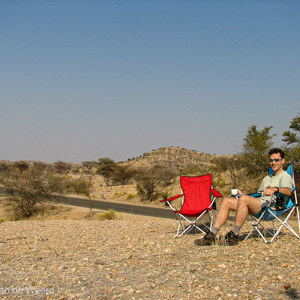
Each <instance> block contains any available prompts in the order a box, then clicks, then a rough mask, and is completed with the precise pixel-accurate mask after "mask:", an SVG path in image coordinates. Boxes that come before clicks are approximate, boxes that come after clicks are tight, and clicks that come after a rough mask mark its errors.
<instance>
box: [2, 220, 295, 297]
mask: <svg viewBox="0 0 300 300" xmlns="http://www.w3.org/2000/svg"><path fill="white" fill-rule="evenodd" d="M249 228H250V227H249V225H245V226H244V227H243V232H242V233H245V232H246V231H247V230H249ZM176 229H177V222H176V220H171V219H159V218H154V217H142V216H131V217H125V218H123V219H122V220H110V221H108V220H107V221H93V220H47V221H40V220H35V221H18V222H2V223H1V224H0V232H1V236H0V258H1V266H0V275H1V276H0V297H1V298H2V299H300V271H299V248H300V241H299V240H297V239H296V238H295V237H294V236H292V235H291V234H290V233H289V232H288V231H287V230H284V231H283V234H281V235H280V236H279V238H278V239H277V240H276V241H275V242H274V243H273V244H265V243H263V241H262V240H261V239H259V238H250V239H249V240H248V241H246V242H244V241H243V242H240V243H239V244H238V245H236V246H231V247H230V246H222V245H214V246H205V247H199V246H195V245H194V240H195V239H196V238H199V236H200V235H199V234H197V235H195V234H187V235H184V236H183V237H181V238H175V233H176ZM227 230H228V227H227ZM224 231H226V229H225V230H223V233H224Z"/></svg>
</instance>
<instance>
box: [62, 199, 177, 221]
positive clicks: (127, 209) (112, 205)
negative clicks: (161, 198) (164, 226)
mask: <svg viewBox="0 0 300 300" xmlns="http://www.w3.org/2000/svg"><path fill="white" fill-rule="evenodd" d="M56 201H57V202H59V203H63V204H68V205H74V206H80V207H88V208H89V207H90V205H91V202H90V201H89V200H88V199H83V198H76V197H66V196H60V197H57V198H56ZM92 207H93V208H96V209H101V210H109V209H114V210H116V211H118V212H124V213H130V214H137V215H144V216H153V217H159V218H170V219H175V214H174V213H173V212H172V210H171V209H169V208H160V207H151V206H143V205H134V204H125V203H118V202H109V201H104V200H93V201H92Z"/></svg>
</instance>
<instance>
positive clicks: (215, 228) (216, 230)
mask: <svg viewBox="0 0 300 300" xmlns="http://www.w3.org/2000/svg"><path fill="white" fill-rule="evenodd" d="M219 230H220V228H217V227H214V226H212V227H211V230H210V232H212V233H213V234H214V235H216V234H217V233H218V231H219Z"/></svg>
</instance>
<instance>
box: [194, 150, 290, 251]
mask: <svg viewBox="0 0 300 300" xmlns="http://www.w3.org/2000/svg"><path fill="white" fill-rule="evenodd" d="M269 158H270V165H271V168H272V169H273V171H274V174H273V175H267V176H266V177H265V178H264V179H263V180H262V183H261V185H260V187H259V189H258V193H261V197H260V198H255V197H252V196H249V195H245V194H243V193H242V192H241V191H240V190H238V194H239V198H236V197H230V198H224V199H223V200H222V203H221V206H220V209H219V211H218V214H217V217H216V221H215V222H214V224H213V226H212V228H211V231H209V232H208V233H207V234H206V235H205V236H204V237H203V238H202V239H198V240H195V244H196V245H198V246H205V245H212V244H213V243H214V242H215V241H216V235H217V233H218V231H219V229H220V227H221V226H222V225H223V224H224V223H225V222H226V221H227V219H228V216H229V211H231V210H234V211H236V216H235V222H234V226H233V229H232V230H231V231H229V232H228V233H227V234H226V236H225V241H226V242H227V244H229V245H233V244H237V243H238V234H239V232H240V230H241V228H242V226H243V224H244V222H245V221H246V219H247V216H248V214H249V213H251V214H254V215H256V214H258V213H259V212H260V211H261V209H262V208H263V207H265V206H266V205H267V203H268V201H270V200H271V197H272V195H273V194H274V193H277V192H279V191H280V193H282V194H285V195H287V196H290V195H291V191H292V185H293V181H292V177H291V176H290V175H289V174H288V173H287V172H286V171H284V170H283V164H284V163H285V158H284V153H283V151H282V150H281V149H279V148H274V149H271V150H270V152H269Z"/></svg>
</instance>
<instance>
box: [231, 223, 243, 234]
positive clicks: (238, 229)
mask: <svg viewBox="0 0 300 300" xmlns="http://www.w3.org/2000/svg"><path fill="white" fill-rule="evenodd" d="M241 228H242V226H237V225H235V224H234V225H233V229H232V232H233V233H234V234H235V235H239V233H240V230H241Z"/></svg>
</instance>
